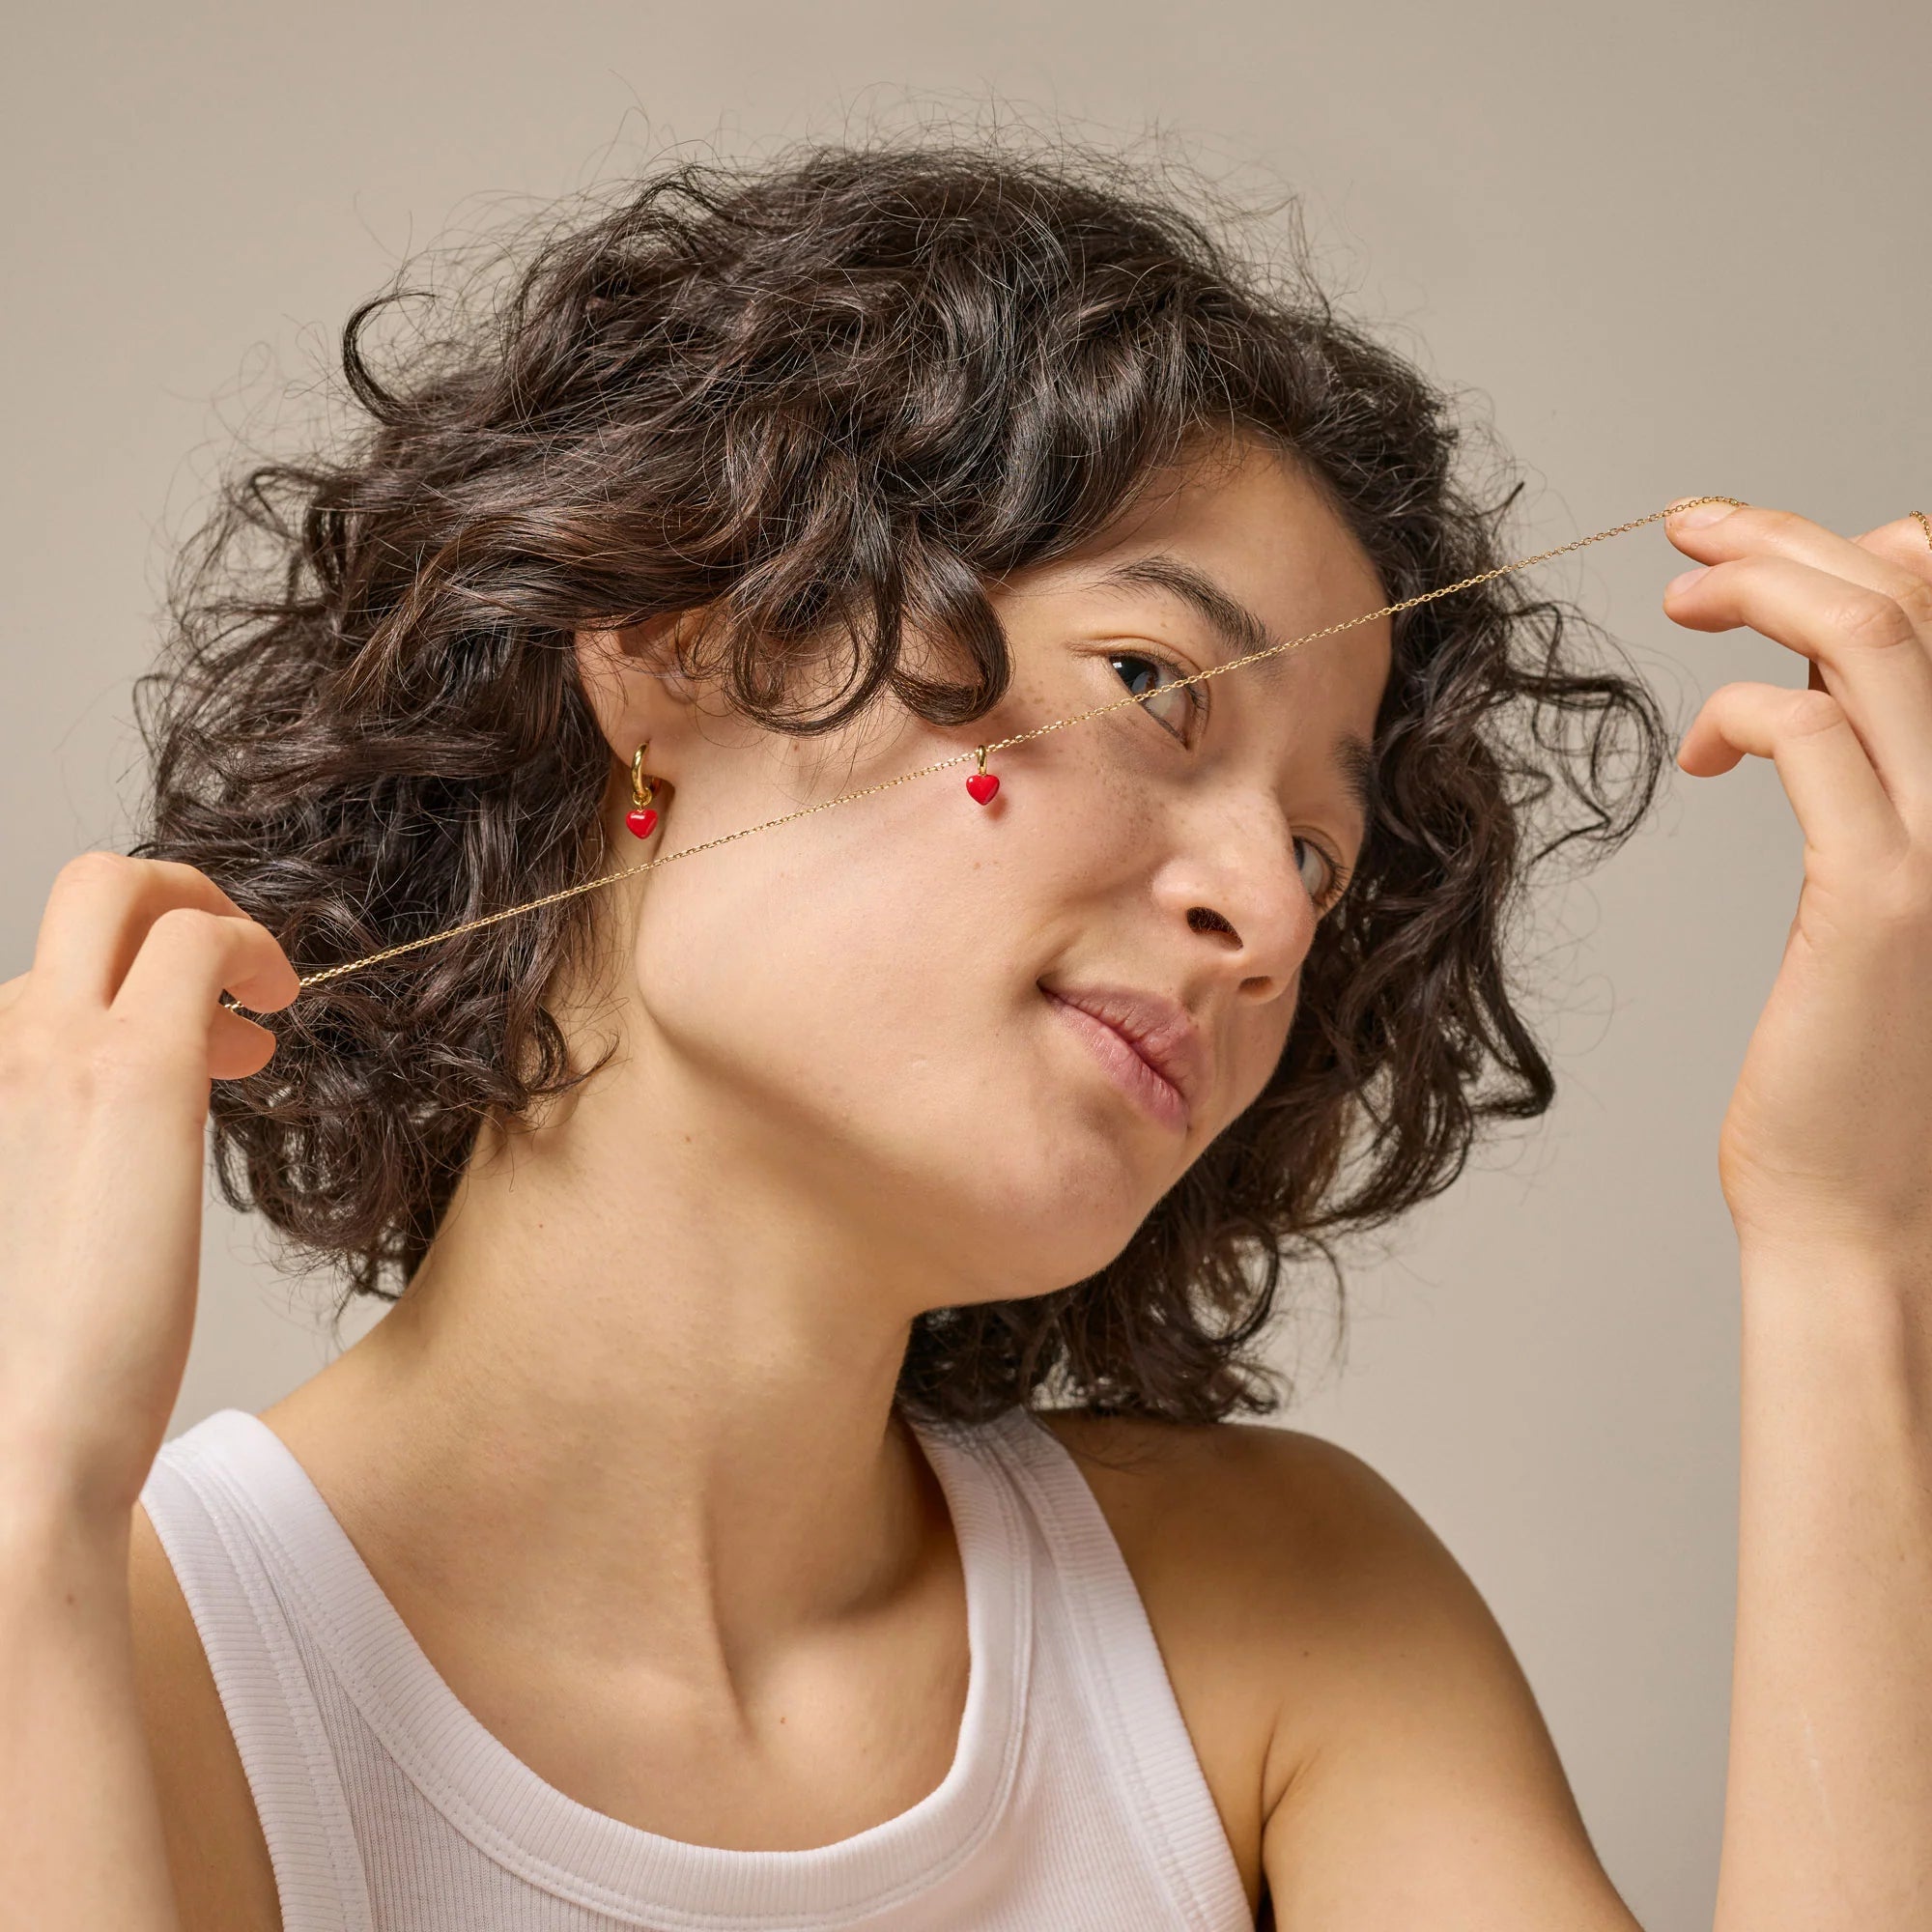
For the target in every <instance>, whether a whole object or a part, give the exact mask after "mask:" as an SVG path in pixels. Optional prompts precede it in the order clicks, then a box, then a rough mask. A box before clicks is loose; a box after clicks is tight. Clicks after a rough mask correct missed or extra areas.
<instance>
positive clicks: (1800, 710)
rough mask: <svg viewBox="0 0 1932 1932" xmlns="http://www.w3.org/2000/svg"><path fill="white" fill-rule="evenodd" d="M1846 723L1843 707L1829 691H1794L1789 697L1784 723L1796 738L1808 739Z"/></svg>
mask: <svg viewBox="0 0 1932 1932" xmlns="http://www.w3.org/2000/svg"><path fill="white" fill-rule="evenodd" d="M1847 722H1848V720H1847V716H1846V712H1845V707H1844V706H1843V705H1842V704H1840V703H1839V702H1838V700H1837V699H1836V698H1835V697H1833V696H1832V694H1831V693H1830V692H1829V691H1794V692H1792V693H1791V695H1790V702H1789V716H1788V718H1787V721H1786V723H1787V728H1788V729H1789V730H1790V731H1791V732H1792V734H1793V735H1794V736H1796V737H1801V738H1809V737H1812V736H1814V735H1815V734H1816V733H1818V732H1820V731H1831V730H1834V729H1835V728H1836V727H1837V726H1838V725H1843V724H1845V723H1847Z"/></svg>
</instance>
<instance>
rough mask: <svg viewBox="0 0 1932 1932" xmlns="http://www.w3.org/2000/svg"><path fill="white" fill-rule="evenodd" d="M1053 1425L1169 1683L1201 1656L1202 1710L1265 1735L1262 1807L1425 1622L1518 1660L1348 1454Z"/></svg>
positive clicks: (1452, 1572)
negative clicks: (1096, 1511) (1208, 1678)
mask: <svg viewBox="0 0 1932 1932" xmlns="http://www.w3.org/2000/svg"><path fill="white" fill-rule="evenodd" d="M1047 1420H1048V1422H1049V1426H1050V1427H1051V1428H1052V1430H1053V1432H1054V1434H1055V1435H1057V1436H1059V1438H1060V1440H1061V1441H1062V1443H1063V1444H1064V1445H1065V1447H1066V1448H1067V1450H1068V1451H1069V1452H1070V1453H1071V1454H1072V1456H1073V1458H1074V1461H1075V1463H1077V1465H1078V1466H1079V1469H1080V1472H1081V1474H1082V1475H1083V1476H1084V1477H1085V1478H1086V1480H1087V1484H1088V1487H1089V1488H1090V1489H1091V1490H1092V1491H1093V1492H1094V1499H1095V1501H1096V1502H1097V1503H1098V1504H1099V1506H1100V1509H1101V1512H1102V1514H1103V1515H1104V1516H1105V1517H1106V1519H1107V1521H1108V1524H1109V1526H1110V1527H1111V1528H1112V1530H1113V1532H1114V1536H1115V1540H1116V1542H1117V1543H1119V1545H1120V1547H1121V1553H1122V1557H1123V1558H1124V1559H1125V1561H1126V1564H1127V1567H1128V1570H1129V1571H1130V1573H1131V1574H1132V1576H1133V1578H1134V1582H1135V1584H1136V1586H1137V1587H1138V1588H1139V1590H1140V1593H1141V1598H1142V1601H1143V1603H1144V1605H1146V1608H1147V1611H1148V1616H1149V1620H1150V1622H1151V1623H1152V1624H1153V1626H1154V1628H1155V1633H1156V1635H1157V1636H1158V1637H1159V1638H1160V1639H1161V1642H1162V1648H1163V1654H1164V1655H1166V1656H1167V1658H1168V1662H1169V1665H1170V1674H1171V1675H1185V1674H1188V1673H1190V1672H1193V1671H1195V1670H1196V1669H1197V1666H1196V1664H1195V1662H1194V1660H1195V1659H1196V1658H1197V1657H1198V1658H1199V1659H1200V1660H1201V1661H1202V1662H1201V1664H1200V1665H1199V1666H1198V1668H1200V1669H1204V1670H1206V1671H1208V1672H1210V1673H1211V1674H1212V1675H1213V1677H1214V1678H1215V1679H1216V1680H1217V1684H1218V1685H1224V1686H1225V1688H1224V1689H1218V1690H1209V1688H1208V1686H1207V1685H1206V1684H1203V1685H1201V1686H1199V1687H1197V1689H1196V1696H1197V1698H1198V1699H1200V1700H1201V1701H1203V1703H1204V1705H1205V1706H1206V1707H1208V1708H1214V1709H1216V1710H1218V1708H1219V1706H1220V1703H1221V1702H1222V1700H1223V1699H1224V1698H1225V1700H1226V1701H1227V1703H1228V1704H1229V1705H1230V1706H1231V1707H1232V1708H1234V1709H1236V1710H1239V1711H1241V1712H1244V1713H1245V1714H1246V1719H1245V1720H1246V1723H1247V1724H1248V1726H1249V1728H1250V1730H1251V1731H1254V1732H1257V1733H1260V1735H1259V1736H1256V1737H1253V1738H1251V1739H1250V1740H1249V1744H1248V1750H1249V1754H1250V1755H1251V1756H1253V1757H1255V1758H1256V1759H1257V1760H1258V1764H1257V1769H1258V1771H1259V1772H1260V1777H1259V1783H1260V1786H1261V1788H1262V1789H1263V1790H1264V1794H1265V1796H1266V1799H1267V1801H1268V1802H1270V1803H1271V1802H1272V1800H1273V1799H1274V1798H1275V1797H1277V1796H1278V1795H1279V1794H1280V1792H1281V1791H1282V1790H1283V1789H1285V1788H1286V1786H1287V1784H1288V1783H1289V1782H1290V1781H1291V1779H1292V1778H1293V1775H1294V1772H1295V1769H1296V1767H1297V1765H1298V1763H1299V1762H1300V1761H1301V1760H1302V1759H1303V1758H1305V1757H1308V1756H1311V1755H1312V1754H1313V1753H1314V1752H1315V1751H1316V1750H1318V1749H1319V1748H1321V1747H1322V1745H1323V1743H1324V1741H1325V1740H1326V1739H1327V1738H1329V1737H1331V1736H1332V1735H1333V1734H1334V1731H1335V1729H1336V1727H1338V1726H1341V1725H1346V1724H1347V1723H1348V1722H1349V1721H1350V1698H1351V1695H1352V1694H1353V1692H1354V1691H1355V1690H1356V1689H1357V1687H1358V1685H1359V1682H1360V1679H1361V1676H1362V1674H1363V1673H1364V1672H1369V1673H1374V1672H1378V1671H1380V1670H1382V1669H1385V1667H1386V1665H1387V1662H1388V1657H1389V1652H1390V1650H1391V1648H1392V1647H1394V1646H1398V1645H1403V1646H1406V1645H1409V1644H1412V1643H1413V1641H1414V1640H1415V1637H1416V1635H1417V1634H1418V1629H1419V1627H1422V1626H1426V1625H1429V1624H1431V1623H1434V1624H1435V1625H1438V1626H1446V1627H1447V1628H1449V1629H1451V1630H1454V1631H1456V1632H1457V1633H1459V1634H1460V1636H1461V1639H1462V1640H1463V1641H1467V1640H1469V1638H1470V1637H1471V1636H1472V1635H1473V1637H1474V1639H1475V1640H1476V1641H1478V1642H1479V1643H1489V1644H1493V1645H1495V1646H1499V1647H1500V1649H1501V1651H1502V1654H1503V1655H1504V1656H1505V1657H1507V1656H1508V1646H1507V1645H1506V1644H1504V1643H1503V1641H1502V1637H1501V1633H1500V1632H1499V1631H1498V1630H1497V1629H1496V1626H1495V1623H1494V1619H1493V1618H1492V1617H1491V1615H1490V1613H1489V1610H1488V1607H1487V1605H1485V1604H1484V1603H1483V1600H1482V1598H1481V1596H1480V1595H1479V1594H1478V1592H1477V1591H1476V1589H1475V1586H1474V1585H1473V1584H1472V1583H1471V1582H1470V1580H1469V1578H1468V1577H1467V1576H1466V1575H1465V1574H1464V1572H1463V1569H1462V1567H1461V1566H1460V1565H1459V1564H1458V1563H1457V1561H1456V1559H1455V1558H1454V1556H1452V1555H1451V1553H1450V1552H1449V1550H1448V1549H1447V1548H1446V1547H1445V1546H1444V1545H1443V1543H1442V1541H1441V1539H1440V1538H1439V1537H1437V1536H1436V1534H1435V1531H1434V1530H1433V1529H1431V1527H1430V1526H1429V1524H1428V1523H1427V1522H1425V1521H1424V1520H1423V1519H1422V1517H1421V1516H1420V1515H1419V1514H1418V1513H1417V1512H1416V1511H1415V1509H1414V1508H1413V1507H1411V1506H1410V1504H1409V1503H1408V1502H1407V1501H1406V1498H1405V1497H1404V1496H1403V1495H1402V1494H1401V1493H1400V1492H1398V1491H1397V1489H1396V1488H1395V1487H1394V1485H1393V1484H1391V1483H1390V1482H1389V1481H1388V1480H1387V1479H1386V1478H1385V1477H1384V1476H1382V1475H1381V1474H1380V1473H1379V1472H1378V1470H1376V1469H1375V1468H1374V1467H1373V1466H1372V1465H1371V1464H1370V1463H1367V1462H1365V1461H1363V1459H1362V1458H1361V1457H1359V1456H1357V1455H1355V1454H1354V1453H1353V1452H1351V1451H1350V1450H1348V1449H1345V1448H1343V1447H1342V1446H1341V1445H1340V1444H1339V1443H1336V1442H1331V1441H1329V1440H1327V1439H1326V1438H1325V1437H1322V1436H1319V1435H1310V1434H1309V1433H1307V1432H1306V1431H1303V1430H1297V1429H1286V1428H1280V1427H1276V1426H1274V1425H1270V1424H1257V1423H1242V1422H1223V1423H1216V1424H1211V1425H1208V1426H1206V1427H1199V1428H1181V1427H1176V1426H1174V1425H1172V1424H1168V1423H1161V1422H1151V1421H1144V1420H1140V1419H1137V1418H1129V1417H1119V1416H1094V1415H1089V1414H1085V1413H1078V1412H1075V1413H1063V1414H1059V1415H1055V1416H1052V1417H1050V1418H1047ZM1170 1639H1171V1641H1170ZM1512 1666H1513V1660H1512ZM1177 1688H1179V1687H1178V1686H1177Z"/></svg>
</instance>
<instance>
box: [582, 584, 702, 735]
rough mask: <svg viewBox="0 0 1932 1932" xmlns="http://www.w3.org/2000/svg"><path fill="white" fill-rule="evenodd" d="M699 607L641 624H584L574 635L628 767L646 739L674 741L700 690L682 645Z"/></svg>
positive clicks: (586, 677) (586, 684) (585, 674)
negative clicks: (689, 671)
mask: <svg viewBox="0 0 1932 1932" xmlns="http://www.w3.org/2000/svg"><path fill="white" fill-rule="evenodd" d="M703 615H704V613H703V612H702V611H667V612H665V613H664V614H663V615H661V616H657V617H652V618H650V619H648V620H647V621H646V622H644V623H641V624H627V625H622V626H616V627H608V628H586V629H584V630H581V631H579V632H577V633H576V635H575V643H576V650H577V668H578V674H579V677H580V679H581V681H582V686H583V695H584V696H585V697H586V698H587V699H588V700H589V702H590V708H591V710H592V711H593V712H594V713H595V714H596V718H597V724H598V727H599V729H600V730H601V731H602V732H603V734H604V739H605V742H606V743H607V744H609V746H610V747H611V753H612V755H613V756H614V757H615V758H616V759H617V761H618V763H619V764H622V765H624V766H626V767H628V766H629V764H630V762H631V754H632V753H634V752H635V751H636V750H637V749H638V747H639V745H641V744H642V743H643V742H644V741H645V740H646V739H650V740H652V741H653V745H654V749H653V751H652V753H651V763H652V765H653V766H658V765H659V764H660V762H661V761H660V754H659V753H658V751H657V750H656V749H655V746H656V745H657V744H658V743H659V742H661V741H663V740H666V739H673V740H674V739H675V738H676V737H677V736H678V735H679V732H678V726H679V725H680V724H681V723H682V722H683V720H684V717H685V715H686V714H687V713H688V712H689V711H690V710H691V709H692V708H693V707H694V706H695V705H696V702H697V699H698V695H699V694H698V689H697V686H696V683H695V682H694V681H693V680H692V679H691V678H690V677H689V676H687V674H686V673H685V671H684V669H683V668H682V666H683V649H684V646H685V644H686V643H687V642H689V640H690V639H692V638H693V637H695V636H696V632H697V630H698V629H699V627H700V625H701V623H702V621H703Z"/></svg>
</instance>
